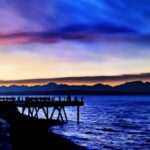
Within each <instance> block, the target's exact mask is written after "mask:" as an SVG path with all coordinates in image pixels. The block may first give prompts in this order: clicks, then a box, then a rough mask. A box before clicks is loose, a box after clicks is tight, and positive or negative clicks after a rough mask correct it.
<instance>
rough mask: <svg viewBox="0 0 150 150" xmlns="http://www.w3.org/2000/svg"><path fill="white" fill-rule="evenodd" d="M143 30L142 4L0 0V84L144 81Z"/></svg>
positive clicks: (148, 36)
mask: <svg viewBox="0 0 150 150" xmlns="http://www.w3.org/2000/svg"><path fill="white" fill-rule="evenodd" d="M149 27H150V1H148V0H113V1H112V0H76V1H71V0H42V1H41V0H28V1H27V0H13V1H12V0H1V1H0V84H1V85H3V84H4V85H5V84H6V83H7V84H12V83H13V84H15V83H16V84H18V82H17V80H19V84H31V83H33V84H37V83H40V84H42V83H44V84H45V83H46V82H49V81H55V82H59V83H68V84H83V83H84V84H95V83H97V82H101V83H107V84H111V85H115V84H120V83H121V82H126V81H134V80H142V81H150V74H149V73H150V67H149V66H150V28H149ZM143 74H146V77H145V75H144V76H143ZM123 75H131V76H132V79H131V78H130V79H129V78H128V77H127V78H124V79H121V80H120V78H119V77H122V76H123ZM88 76H90V77H92V80H91V81H88V80H86V82H85V80H84V81H83V80H82V78H81V77H88ZM104 76H106V77H109V80H107V81H106V80H102V78H101V79H100V80H97V77H104ZM137 76H138V78H137ZM64 77H72V78H71V80H69V81H68V80H67V79H66V78H64ZM75 77H80V80H78V81H77V80H76V79H75ZM112 77H113V79H112ZM116 77H117V78H118V79H116ZM50 78H52V80H50ZM54 78H55V79H56V78H59V79H58V80H54ZM60 78H61V80H60ZM114 78H115V80H114ZM39 80H40V82H37V81H39ZM89 80H90V79H89ZM35 81H36V82H35Z"/></svg>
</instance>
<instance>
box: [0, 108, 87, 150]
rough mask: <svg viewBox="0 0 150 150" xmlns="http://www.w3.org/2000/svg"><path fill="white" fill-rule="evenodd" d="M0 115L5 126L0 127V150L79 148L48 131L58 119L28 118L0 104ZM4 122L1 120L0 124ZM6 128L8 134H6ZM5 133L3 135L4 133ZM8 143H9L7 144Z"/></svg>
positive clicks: (77, 149) (56, 123)
mask: <svg viewBox="0 0 150 150" xmlns="http://www.w3.org/2000/svg"><path fill="white" fill-rule="evenodd" d="M0 117H1V118H4V119H5V120H7V122H9V124H10V126H9V124H8V123H6V122H5V125H6V127H5V128H1V130H3V131H4V133H3V134H2V132H1V135H0V137H1V136H2V138H1V139H0V141H2V143H0V150H10V149H12V150H55V149H56V150H59V149H60V150H61V149H62V150H80V149H85V148H83V147H80V146H78V145H76V144H74V143H73V142H71V141H69V140H67V139H66V138H64V137H62V136H60V135H57V134H54V133H52V132H50V131H48V127H50V126H53V125H58V124H60V122H58V121H54V120H53V121H46V120H42V119H41V120H37V119H34V118H29V117H27V116H24V115H21V114H19V112H18V110H17V109H16V108H15V107H12V106H11V107H10V108H7V109H6V107H5V106H3V107H2V106H0ZM3 123H4V121H3V122H1V123H0V124H1V125H2V124H3ZM1 127H2V126H1ZM8 129H9V132H10V136H9V134H8ZM4 134H5V135H4ZM9 143H10V144H9Z"/></svg>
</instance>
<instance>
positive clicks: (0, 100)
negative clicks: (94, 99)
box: [0, 96, 84, 123]
mask: <svg viewBox="0 0 150 150" xmlns="http://www.w3.org/2000/svg"><path fill="white" fill-rule="evenodd" d="M1 106H3V107H5V108H6V109H7V107H8V108H9V107H11V106H14V107H16V108H18V107H19V108H21V111H20V113H21V114H24V115H27V116H29V117H33V118H37V119H38V118H39V113H41V111H42V112H43V114H44V118H45V119H46V120H53V119H54V113H55V112H57V114H58V115H57V118H56V120H59V121H61V122H63V123H66V122H68V117H67V113H66V110H65V108H66V107H76V108H77V123H79V122H80V106H84V101H83V97H81V98H80V99H79V98H78V97H76V96H75V97H73V98H72V97H71V96H67V97H60V96H57V97H54V96H52V97H49V96H47V97H42V96H41V97H37V96H36V97H34V96H24V97H21V96H16V97H0V107H1ZM49 108H52V111H50V109H49Z"/></svg>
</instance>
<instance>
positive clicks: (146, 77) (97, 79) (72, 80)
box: [0, 73, 150, 85]
mask: <svg viewBox="0 0 150 150" xmlns="http://www.w3.org/2000/svg"><path fill="white" fill-rule="evenodd" d="M129 81H150V73H143V74H128V75H116V76H85V77H84V76H83V77H66V78H43V79H28V80H5V81H2V80H1V81H0V85H12V84H15V85H38V84H40V85H42V84H47V83H49V82H55V83H58V84H69V85H82V84H87V85H93V84H97V83H103V84H110V85H117V84H120V83H124V82H129Z"/></svg>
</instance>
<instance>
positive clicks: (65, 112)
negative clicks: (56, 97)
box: [62, 107, 68, 122]
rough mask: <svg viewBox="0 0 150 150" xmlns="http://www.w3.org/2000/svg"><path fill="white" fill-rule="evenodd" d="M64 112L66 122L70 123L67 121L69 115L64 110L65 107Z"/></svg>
mask: <svg viewBox="0 0 150 150" xmlns="http://www.w3.org/2000/svg"><path fill="white" fill-rule="evenodd" d="M62 110H63V112H64V115H65V120H66V122H68V119H67V114H66V111H65V108H64V107H62Z"/></svg>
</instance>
